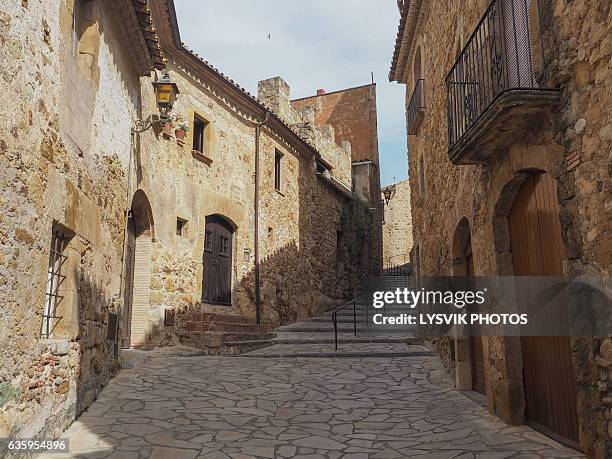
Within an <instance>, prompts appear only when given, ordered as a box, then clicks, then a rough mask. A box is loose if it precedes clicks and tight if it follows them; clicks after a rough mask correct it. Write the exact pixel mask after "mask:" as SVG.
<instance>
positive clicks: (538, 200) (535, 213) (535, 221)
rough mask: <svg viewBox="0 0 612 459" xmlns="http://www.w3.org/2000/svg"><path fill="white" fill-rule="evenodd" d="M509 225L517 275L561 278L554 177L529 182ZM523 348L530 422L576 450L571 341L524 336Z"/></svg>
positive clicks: (557, 205) (565, 337)
mask: <svg viewBox="0 0 612 459" xmlns="http://www.w3.org/2000/svg"><path fill="white" fill-rule="evenodd" d="M509 225H510V241H511V249H512V262H513V264H514V273H515V275H517V276H561V275H562V274H563V268H562V261H563V259H564V258H565V252H564V246H563V241H562V239H561V225H560V222H559V204H558V201H557V184H556V181H555V180H554V179H553V178H552V177H550V176H549V175H548V174H539V175H534V176H532V177H529V178H528V179H527V181H526V182H525V184H524V185H523V186H522V188H521V189H520V191H519V193H518V196H517V197H516V200H515V202H514V204H513V207H512V211H511V213H510V217H509ZM561 313H564V312H561ZM521 347H522V354H523V377H524V385H525V400H526V418H527V421H528V423H529V424H530V425H532V426H533V427H535V428H536V429H539V430H541V431H542V432H543V433H545V434H547V435H549V436H551V437H553V438H555V439H557V440H559V441H562V442H564V443H566V444H569V445H571V446H574V447H577V445H578V421H577V419H578V416H577V409H576V383H575V378H574V368H573V365H572V361H571V351H570V340H569V337H568V336H559V337H540V336H528V337H522V338H521Z"/></svg>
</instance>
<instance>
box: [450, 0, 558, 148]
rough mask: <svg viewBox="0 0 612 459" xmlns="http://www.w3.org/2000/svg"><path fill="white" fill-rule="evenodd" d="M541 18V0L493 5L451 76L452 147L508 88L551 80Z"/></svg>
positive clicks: (535, 85) (534, 86) (534, 85)
mask: <svg viewBox="0 0 612 459" xmlns="http://www.w3.org/2000/svg"><path fill="white" fill-rule="evenodd" d="M539 18H540V3H539V0H493V1H492V2H491V3H490V4H489V6H488V7H487V10H486V12H485V14H484V16H483V17H482V18H481V19H480V22H479V23H478V25H477V26H476V29H475V30H474V32H473V33H472V35H471V36H470V38H469V39H468V41H467V43H466V45H465V47H464V48H463V50H462V51H461V53H460V54H459V56H458V58H457V60H456V61H455V64H454V65H453V67H452V69H451V71H450V72H449V73H448V75H447V77H446V87H447V91H448V143H449V150H450V149H451V148H452V147H453V145H455V144H456V143H457V142H458V141H459V140H460V139H461V137H462V136H463V135H464V134H465V133H466V132H467V131H468V130H469V129H470V128H471V127H472V126H474V125H475V124H476V122H477V121H478V119H479V118H480V117H481V116H482V115H483V114H484V113H485V112H486V111H487V110H488V109H489V107H490V106H491V105H492V104H493V103H494V102H495V101H496V99H497V98H498V97H500V96H501V95H502V94H503V93H505V92H507V91H512V90H529V89H539V82H538V81H540V82H541V81H546V73H545V65H544V48H543V46H542V36H541V27H540V24H539ZM532 35H537V40H536V41H539V42H540V46H539V50H538V51H537V52H534V49H533V48H534V46H533V43H534V41H532V38H533V37H532ZM538 60H539V62H538ZM538 76H539V77H540V78H538Z"/></svg>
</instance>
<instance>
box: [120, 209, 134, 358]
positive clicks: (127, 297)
mask: <svg viewBox="0 0 612 459" xmlns="http://www.w3.org/2000/svg"><path fill="white" fill-rule="evenodd" d="M135 254H136V220H135V219H134V215H133V213H132V212H131V211H130V214H129V216H128V227H127V240H126V250H125V268H124V273H123V276H124V277H123V279H124V281H123V282H124V286H123V314H122V317H121V320H122V322H123V323H122V327H121V329H122V330H123V334H122V335H121V347H122V348H124V349H126V348H129V347H130V344H131V343H130V335H131V333H132V301H133V298H134V261H135Z"/></svg>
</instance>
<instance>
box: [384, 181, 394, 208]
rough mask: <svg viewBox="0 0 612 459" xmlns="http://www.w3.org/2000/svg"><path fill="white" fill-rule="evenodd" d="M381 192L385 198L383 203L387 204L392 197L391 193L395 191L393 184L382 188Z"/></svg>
mask: <svg viewBox="0 0 612 459" xmlns="http://www.w3.org/2000/svg"><path fill="white" fill-rule="evenodd" d="M382 192H383V196H384V198H385V204H386V205H387V206H388V205H389V201H391V198H392V197H393V194H394V193H395V185H391V186H387V187H385V188H383V190H382Z"/></svg>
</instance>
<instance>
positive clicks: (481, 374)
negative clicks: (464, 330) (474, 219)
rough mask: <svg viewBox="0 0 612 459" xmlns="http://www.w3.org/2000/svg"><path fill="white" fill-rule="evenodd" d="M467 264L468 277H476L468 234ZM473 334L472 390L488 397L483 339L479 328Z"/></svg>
mask: <svg viewBox="0 0 612 459" xmlns="http://www.w3.org/2000/svg"><path fill="white" fill-rule="evenodd" d="M465 264H466V274H467V277H474V257H473V255H472V238H471V236H470V235H469V234H468V239H467V242H466V245H465ZM472 333H474V335H475V336H470V353H471V354H470V367H471V373H472V389H473V390H475V391H476V392H479V393H481V394H484V395H486V393H487V384H486V379H485V366H484V352H483V350H482V337H481V336H479V335H477V334H478V333H479V330H478V327H477V326H476V327H473V329H472Z"/></svg>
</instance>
